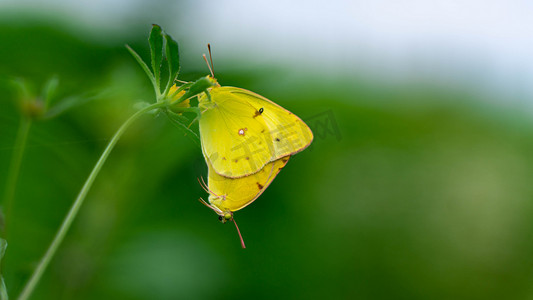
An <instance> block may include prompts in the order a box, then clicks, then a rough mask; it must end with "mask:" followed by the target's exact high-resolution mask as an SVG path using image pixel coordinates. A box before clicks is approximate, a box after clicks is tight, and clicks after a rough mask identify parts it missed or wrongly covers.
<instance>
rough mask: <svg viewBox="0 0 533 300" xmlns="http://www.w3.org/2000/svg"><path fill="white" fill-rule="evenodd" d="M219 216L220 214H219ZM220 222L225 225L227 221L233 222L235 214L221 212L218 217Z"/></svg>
mask: <svg viewBox="0 0 533 300" xmlns="http://www.w3.org/2000/svg"><path fill="white" fill-rule="evenodd" d="M217 214H219V213H218V212H217ZM218 220H219V221H220V222H221V223H222V224H224V223H226V222H227V221H231V220H233V213H232V212H231V211H227V212H221V213H220V214H219V215H218Z"/></svg>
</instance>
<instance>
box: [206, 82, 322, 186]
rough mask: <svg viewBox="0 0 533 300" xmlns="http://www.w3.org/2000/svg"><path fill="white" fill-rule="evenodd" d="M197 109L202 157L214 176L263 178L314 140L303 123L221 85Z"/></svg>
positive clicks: (256, 98) (265, 101)
mask: <svg viewBox="0 0 533 300" xmlns="http://www.w3.org/2000/svg"><path fill="white" fill-rule="evenodd" d="M213 80H214V79H213ZM198 106H199V108H200V110H201V118H200V121H199V127H200V137H201V142H202V152H203V154H204V157H205V158H206V161H207V162H208V163H210V164H211V166H212V167H213V169H214V171H215V172H216V173H218V174H220V175H222V176H225V177H230V178H239V177H243V176H247V175H250V174H254V173H256V172H259V171H260V170H262V169H263V168H264V167H265V165H266V164H268V163H269V162H273V161H276V160H278V159H280V158H282V157H286V156H289V155H293V154H295V153H297V152H300V151H302V150H303V149H305V148H306V147H307V146H309V144H311V142H312V140H313V133H312V132H311V129H309V127H308V126H307V125H306V124H305V123H304V122H303V121H302V120H301V119H300V118H298V117H297V116H296V115H294V114H293V113H291V112H289V111H288V110H286V109H284V108H283V107H281V106H279V105H277V104H276V103H274V102H272V101H270V100H268V99H267V98H265V97H263V96H260V95H258V94H255V93H253V92H250V91H248V90H245V89H241V88H237V87H230V86H224V87H221V86H220V85H218V83H217V85H216V86H214V87H212V88H211V89H210V90H208V93H206V94H205V95H202V96H201V97H200V98H199V104H198Z"/></svg>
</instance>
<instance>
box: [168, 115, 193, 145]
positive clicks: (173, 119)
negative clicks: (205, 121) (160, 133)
mask: <svg viewBox="0 0 533 300" xmlns="http://www.w3.org/2000/svg"><path fill="white" fill-rule="evenodd" d="M166 115H167V117H168V119H169V120H170V123H171V124H172V125H174V126H175V127H176V128H178V129H179V130H181V131H182V132H183V133H184V134H185V135H187V136H188V137H189V138H190V139H191V140H192V141H193V142H194V143H195V144H196V145H197V146H198V147H200V137H198V135H197V134H196V133H195V132H194V131H192V130H191V129H190V128H189V127H188V126H187V125H185V123H186V122H189V119H187V118H186V117H184V116H182V115H180V114H176V113H174V112H171V111H167V113H166Z"/></svg>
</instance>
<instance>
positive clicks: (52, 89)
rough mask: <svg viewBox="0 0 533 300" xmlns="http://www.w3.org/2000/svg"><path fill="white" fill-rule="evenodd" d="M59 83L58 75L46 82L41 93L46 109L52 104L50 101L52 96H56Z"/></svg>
mask: <svg viewBox="0 0 533 300" xmlns="http://www.w3.org/2000/svg"><path fill="white" fill-rule="evenodd" d="M58 85H59V78H57V76H53V77H52V78H50V79H49V80H48V81H47V82H46V84H45V86H44V88H43V92H42V95H41V98H42V99H43V100H44V109H45V111H46V109H48V107H49V106H50V101H52V98H53V97H54V96H55V93H56V91H57V86H58Z"/></svg>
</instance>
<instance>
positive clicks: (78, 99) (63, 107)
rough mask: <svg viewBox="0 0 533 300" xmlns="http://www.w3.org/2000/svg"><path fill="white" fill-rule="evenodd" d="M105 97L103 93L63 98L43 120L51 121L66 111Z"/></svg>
mask: <svg viewBox="0 0 533 300" xmlns="http://www.w3.org/2000/svg"><path fill="white" fill-rule="evenodd" d="M105 95H106V93H105V92H101V93H93V94H92V95H91V94H89V93H87V94H85V95H84V96H82V95H76V96H70V97H66V98H63V99H61V100H59V101H57V103H55V104H54V105H53V106H52V107H50V109H48V110H47V111H46V113H45V115H44V116H43V117H42V119H45V120H46V119H51V118H53V117H56V116H58V115H60V114H62V113H64V112H65V111H67V110H69V109H71V108H73V107H76V106H79V105H82V104H85V103H87V102H89V101H92V100H95V99H98V98H102V97H104V96H105Z"/></svg>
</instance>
